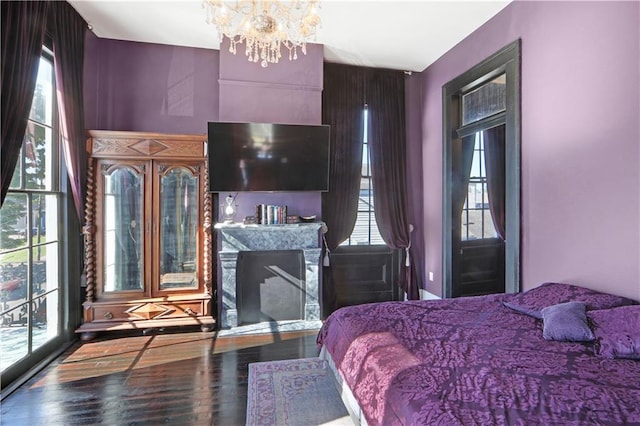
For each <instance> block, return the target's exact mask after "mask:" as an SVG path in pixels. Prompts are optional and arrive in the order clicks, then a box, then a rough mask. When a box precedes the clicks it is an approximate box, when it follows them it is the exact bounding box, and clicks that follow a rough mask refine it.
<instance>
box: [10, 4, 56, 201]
mask: <svg viewBox="0 0 640 426" xmlns="http://www.w3.org/2000/svg"><path fill="white" fill-rule="evenodd" d="M49 5H50V3H48V2H40V1H3V2H2V42H1V43H2V75H1V76H0V80H1V83H0V86H1V88H0V90H1V91H0V93H1V96H0V103H1V104H2V106H1V111H0V114H1V117H2V120H1V121H2V124H1V127H2V130H1V133H2V135H1V136H2V148H1V153H0V154H1V157H0V178H1V182H0V184H1V185H2V186H1V187H0V190H1V193H0V206H1V205H2V204H3V203H4V199H5V197H6V195H7V191H8V190H9V185H10V184H11V178H12V177H13V172H14V170H15V167H16V163H17V161H18V157H19V155H20V148H21V147H22V140H23V138H24V133H25V131H26V129H27V120H28V118H29V111H30V109H31V99H32V98H33V92H34V90H35V85H36V79H37V77H38V67H39V63H40V55H41V53H42V44H43V42H44V35H45V30H46V25H47V13H48V7H49Z"/></svg>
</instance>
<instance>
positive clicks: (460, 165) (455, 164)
mask: <svg viewBox="0 0 640 426" xmlns="http://www.w3.org/2000/svg"><path fill="white" fill-rule="evenodd" d="M475 143H476V135H475V133H474V134H472V135H469V136H465V137H464V138H462V140H461V141H460V143H454V144H453V153H452V160H451V161H452V173H453V176H452V184H453V188H452V189H451V211H452V215H453V218H452V220H454V221H457V222H454V226H453V229H457V230H460V226H456V225H455V223H458V224H459V223H460V220H461V216H462V209H463V208H464V202H465V200H466V199H467V194H468V192H469V178H470V177H471V165H472V163H473V148H474V146H475ZM457 242H458V243H459V242H460V239H458V241H457ZM454 243H455V242H454Z"/></svg>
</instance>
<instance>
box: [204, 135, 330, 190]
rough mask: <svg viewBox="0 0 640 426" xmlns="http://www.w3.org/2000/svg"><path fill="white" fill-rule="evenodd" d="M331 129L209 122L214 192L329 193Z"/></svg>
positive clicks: (210, 183) (210, 176)
mask: <svg viewBox="0 0 640 426" xmlns="http://www.w3.org/2000/svg"><path fill="white" fill-rule="evenodd" d="M329 132H330V127H329V126H326V125H296V124H273V123H228V122H209V125H208V143H207V155H208V161H209V191H210V192H236V191H328V190H329V145H330V143H329Z"/></svg>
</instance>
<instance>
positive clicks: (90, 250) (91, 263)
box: [82, 159, 96, 303]
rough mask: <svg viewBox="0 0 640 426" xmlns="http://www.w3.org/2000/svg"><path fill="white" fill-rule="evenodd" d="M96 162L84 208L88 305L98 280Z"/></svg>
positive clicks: (89, 175)
mask: <svg viewBox="0 0 640 426" xmlns="http://www.w3.org/2000/svg"><path fill="white" fill-rule="evenodd" d="M94 161H95V160H93V159H89V164H88V166H87V202H86V203H85V207H84V220H85V225H84V227H83V228H82V232H83V234H84V257H85V261H84V264H85V275H86V279H87V296H86V301H87V302H88V303H91V302H93V293H94V289H95V280H96V274H95V271H96V250H95V232H96V227H95V223H94V220H95V209H96V196H95V192H96V190H95V179H94V175H93V163H94Z"/></svg>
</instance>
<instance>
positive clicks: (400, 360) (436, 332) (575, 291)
mask: <svg viewBox="0 0 640 426" xmlns="http://www.w3.org/2000/svg"><path fill="white" fill-rule="evenodd" d="M567 307H570V309H569V308H567ZM639 334H640V305H638V304H637V301H634V300H631V299H627V298H624V297H619V296H614V295H610V294H606V293H601V292H595V291H592V290H588V289H586V288H583V287H579V286H574V285H569V284H562V283H545V284H543V285H541V286H539V287H536V288H535V289H532V290H529V291H527V292H524V293H518V294H511V295H506V294H501V295H488V296H476V297H467V298H458V299H444V300H428V301H406V302H383V303H373V304H365V305H358V306H350V307H345V308H341V309H339V310H337V311H335V312H334V313H333V314H331V315H330V316H329V317H328V318H327V320H326V321H325V323H324V325H323V327H322V329H321V330H320V332H319V334H318V344H319V345H320V347H321V356H322V357H323V358H325V359H326V360H327V361H328V362H329V365H331V366H332V369H334V374H335V377H336V380H337V382H338V383H340V384H341V385H343V386H344V391H345V396H343V399H345V401H347V402H348V403H349V402H350V403H351V404H350V405H352V406H351V407H348V408H349V409H350V411H351V413H352V417H354V419H356V421H357V422H359V423H361V424H368V425H395V424H403V425H432V424H434V425H473V424H482V425H491V424H501V425H502V424H508V425H535V424H544V425H550V424H562V425H569V424H611V425H613V424H615V425H621V424H625V425H632V424H636V425H640V336H639Z"/></svg>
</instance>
